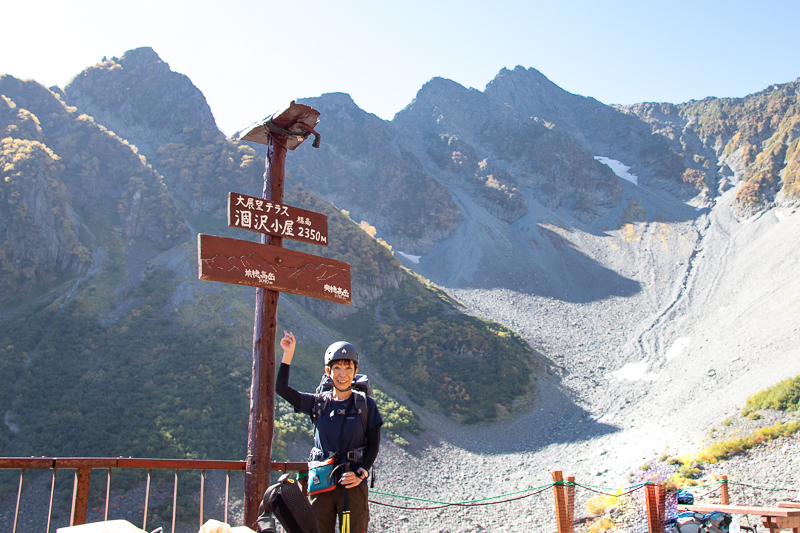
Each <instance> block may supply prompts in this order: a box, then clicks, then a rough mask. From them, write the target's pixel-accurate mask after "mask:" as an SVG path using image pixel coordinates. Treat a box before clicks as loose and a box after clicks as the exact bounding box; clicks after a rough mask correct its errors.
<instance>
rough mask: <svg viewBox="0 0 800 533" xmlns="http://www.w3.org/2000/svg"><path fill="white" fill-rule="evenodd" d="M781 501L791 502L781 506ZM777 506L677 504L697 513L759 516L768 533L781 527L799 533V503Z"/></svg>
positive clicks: (679, 507) (774, 531) (774, 532)
mask: <svg viewBox="0 0 800 533" xmlns="http://www.w3.org/2000/svg"><path fill="white" fill-rule="evenodd" d="M781 503H785V504H791V505H785V506H782V505H781ZM781 503H779V504H778V507H753V506H750V505H709V504H696V505H679V506H678V509H683V510H686V511H696V512H698V513H710V512H712V511H722V512H723V513H728V514H750V515H758V516H760V517H761V522H762V523H763V524H764V527H767V528H769V530H770V533H777V532H778V531H780V530H782V529H791V530H792V533H800V504H798V506H797V507H795V504H794V502H781Z"/></svg>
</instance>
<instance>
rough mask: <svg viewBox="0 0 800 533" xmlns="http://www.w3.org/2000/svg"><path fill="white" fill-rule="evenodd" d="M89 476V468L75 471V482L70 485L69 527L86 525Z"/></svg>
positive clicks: (90, 472) (90, 470) (90, 473)
mask: <svg viewBox="0 0 800 533" xmlns="http://www.w3.org/2000/svg"><path fill="white" fill-rule="evenodd" d="M91 476H92V469H91V468H78V469H77V470H75V482H74V483H73V485H72V513H71V517H70V521H69V525H70V526H80V525H83V524H85V523H86V513H87V511H88V510H89V481H90V480H91Z"/></svg>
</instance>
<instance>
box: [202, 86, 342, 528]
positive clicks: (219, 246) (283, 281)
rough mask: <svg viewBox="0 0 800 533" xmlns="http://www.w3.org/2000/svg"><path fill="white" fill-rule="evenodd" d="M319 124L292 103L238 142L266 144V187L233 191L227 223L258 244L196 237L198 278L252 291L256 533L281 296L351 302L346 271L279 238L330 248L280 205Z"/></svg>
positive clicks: (248, 478) (315, 220) (248, 494)
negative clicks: (297, 156)
mask: <svg viewBox="0 0 800 533" xmlns="http://www.w3.org/2000/svg"><path fill="white" fill-rule="evenodd" d="M318 119H319V112H318V111H316V110H315V109H313V108H311V107H309V106H307V105H302V104H297V103H295V102H292V103H291V105H289V107H288V108H287V109H285V110H283V111H281V112H278V113H275V114H274V115H273V116H272V117H270V118H268V119H267V120H264V121H263V122H260V123H257V124H254V125H253V126H251V127H250V128H249V130H248V132H247V133H246V134H245V135H244V136H243V137H241V140H244V141H251V142H256V143H260V144H266V145H267V158H266V169H265V172H264V189H263V193H262V195H261V198H256V197H253V196H247V195H244V194H239V193H230V194H229V195H228V225H229V226H232V227H236V228H241V229H245V230H248V231H255V232H258V233H261V244H259V243H254V242H250V241H244V240H238V239H229V238H225V237H215V236H213V235H203V234H199V235H198V236H197V249H198V271H199V276H200V279H205V280H211V281H220V282H223V283H235V284H239V285H251V286H254V287H257V289H256V309H255V320H254V325H253V374H252V380H251V383H250V424H249V429H248V439H247V464H246V467H245V488H244V492H245V502H244V525H246V526H248V527H251V528H254V529H255V522H256V519H257V518H258V504H259V503H260V502H261V498H262V497H263V495H264V491H266V489H267V487H268V486H269V481H270V477H269V475H270V471H271V457H272V437H273V431H274V414H275V340H276V333H277V327H278V320H277V318H278V317H277V310H278V297H279V296H280V293H281V292H289V293H293V294H300V295H303V296H310V297H312V298H321V299H324V300H329V301H332V302H339V303H343V304H350V295H351V287H350V265H348V264H347V263H342V262H341V261H336V260H333V259H328V258H325V257H318V256H314V255H311V254H306V253H302V252H297V251H293V250H286V249H284V248H283V239H284V238H288V239H294V240H298V241H303V242H307V243H311V244H318V245H321V246H327V245H328V219H327V217H326V216H325V215H323V214H321V213H314V212H312V211H307V210H304V209H299V208H296V207H290V206H287V205H284V204H283V181H284V166H285V163H286V152H287V150H294V149H295V148H297V147H298V146H300V144H301V143H302V142H303V141H304V140H305V139H306V138H307V137H308V136H309V134H313V135H314V137H315V139H314V147H315V148H319V141H320V138H319V134H317V132H316V131H314V126H316V124H317V122H318Z"/></svg>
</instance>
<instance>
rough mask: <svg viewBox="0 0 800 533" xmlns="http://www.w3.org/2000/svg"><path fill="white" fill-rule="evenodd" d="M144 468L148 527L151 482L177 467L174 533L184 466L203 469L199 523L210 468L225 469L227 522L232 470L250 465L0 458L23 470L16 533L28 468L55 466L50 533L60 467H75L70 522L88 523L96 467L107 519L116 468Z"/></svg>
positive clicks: (303, 468)
mask: <svg viewBox="0 0 800 533" xmlns="http://www.w3.org/2000/svg"><path fill="white" fill-rule="evenodd" d="M122 468H129V469H144V470H147V481H146V484H145V499H144V512H143V516H142V529H144V530H146V529H147V517H148V507H149V504H150V482H151V478H152V473H153V470H174V471H175V480H174V484H173V489H172V533H175V524H176V510H177V507H178V505H177V504H178V476H179V472H180V471H181V470H199V471H200V518H199V524H200V525H202V524H203V520H204V509H203V507H204V495H205V481H206V471H207V470H211V471H224V472H226V474H225V511H224V518H223V522H226V523H227V522H228V507H229V505H228V504H229V498H230V492H229V490H230V474H231V472H234V471H239V472H242V473H244V472H245V468H246V462H245V461H204V460H193V459H134V458H132V457H127V458H125V457H119V458H116V459H114V458H51V457H30V458H24V457H11V458H7V457H5V458H0V470H19V471H20V475H19V488H18V490H17V500H16V506H15V509H14V522H13V528H12V533H16V532H17V523H18V520H19V512H20V503H21V500H22V483H23V480H24V478H25V471H26V470H52V471H53V475H52V480H51V482H50V502H49V505H48V509H47V529H46V533H50V522H51V517H52V514H53V495H54V491H55V486H56V472H57V471H58V470H75V478H74V482H73V488H72V509H71V511H70V526H76V525H81V524H85V523H86V516H87V513H88V508H89V482H90V480H91V472H92V469H103V470H107V475H106V490H105V505H104V511H103V519H104V520H108V509H109V501H110V497H111V471H112V470H114V469H122ZM272 471H279V472H300V473H307V472H308V464H307V463H281V462H273V463H272Z"/></svg>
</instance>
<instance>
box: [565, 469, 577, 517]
mask: <svg viewBox="0 0 800 533" xmlns="http://www.w3.org/2000/svg"><path fill="white" fill-rule="evenodd" d="M566 500H567V519H568V520H569V528H570V529H569V530H570V531H572V529H573V527H574V524H575V476H568V477H567V486H566Z"/></svg>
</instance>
